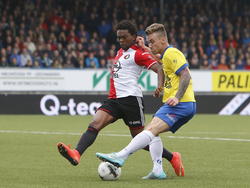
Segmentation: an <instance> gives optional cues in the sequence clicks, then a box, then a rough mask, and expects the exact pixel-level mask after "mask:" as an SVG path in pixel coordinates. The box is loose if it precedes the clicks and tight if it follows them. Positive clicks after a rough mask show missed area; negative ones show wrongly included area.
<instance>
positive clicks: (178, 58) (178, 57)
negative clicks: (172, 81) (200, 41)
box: [168, 49, 188, 75]
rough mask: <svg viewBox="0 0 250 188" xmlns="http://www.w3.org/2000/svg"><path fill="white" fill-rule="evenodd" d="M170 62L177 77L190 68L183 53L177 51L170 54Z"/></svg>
mask: <svg viewBox="0 0 250 188" xmlns="http://www.w3.org/2000/svg"><path fill="white" fill-rule="evenodd" d="M168 60H169V62H170V67H171V69H172V70H173V72H174V73H175V74H176V75H178V74H179V73H180V72H181V71H182V70H183V69H185V68H186V67H188V63H187V60H186V58H185V56H184V55H183V53H182V52H181V51H179V50H177V49H176V50H175V51H172V52H170V53H169V55H168Z"/></svg>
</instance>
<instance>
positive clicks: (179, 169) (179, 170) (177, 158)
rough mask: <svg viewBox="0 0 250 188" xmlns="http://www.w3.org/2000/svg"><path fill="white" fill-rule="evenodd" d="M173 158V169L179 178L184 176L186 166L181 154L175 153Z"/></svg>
mask: <svg viewBox="0 0 250 188" xmlns="http://www.w3.org/2000/svg"><path fill="white" fill-rule="evenodd" d="M172 154H173V158H172V160H171V161H170V163H171V165H172V167H173V168H174V171H175V173H176V175H177V176H184V166H183V164H182V161H181V154H180V153H179V152H173V153H172Z"/></svg>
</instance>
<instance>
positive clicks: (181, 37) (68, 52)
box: [0, 0, 250, 70]
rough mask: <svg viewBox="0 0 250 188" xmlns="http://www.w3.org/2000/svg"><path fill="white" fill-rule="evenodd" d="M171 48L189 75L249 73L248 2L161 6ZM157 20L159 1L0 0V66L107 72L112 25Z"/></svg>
mask: <svg viewBox="0 0 250 188" xmlns="http://www.w3.org/2000/svg"><path fill="white" fill-rule="evenodd" d="M163 10H164V17H163V18H164V21H163V24H164V25H165V26H166V29H167V32H168V38H169V42H170V44H171V45H173V46H175V47H177V48H178V49H180V50H181V51H182V52H183V53H184V54H185V56H186V57H187V59H188V62H189V64H190V68H191V69H219V70H228V69H232V70H234V69H237V70H239V69H243V70H244V69H245V70H246V69H248V70H250V11H249V10H250V1H247V0H237V1H235V0H208V1H200V0H179V1H175V0H164V7H163ZM122 19H129V20H132V21H133V22H135V23H136V25H137V26H138V34H139V35H145V33H144V29H145V28H146V26H148V25H149V24H151V23H153V22H160V20H161V15H160V0H155V1H147V0H137V1H134V0H105V1H104V0H103V1H102V0H74V1H70V0H25V1H14V0H1V1H0V50H1V53H0V67H34V68H107V67H108V66H109V65H110V64H111V63H112V62H113V61H114V57H115V53H116V50H117V49H118V48H119V46H118V44H117V41H116V33H115V27H114V26H115V25H116V24H117V23H118V22H119V21H120V20H122Z"/></svg>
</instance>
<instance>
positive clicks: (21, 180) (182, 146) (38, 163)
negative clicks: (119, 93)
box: [0, 115, 250, 188]
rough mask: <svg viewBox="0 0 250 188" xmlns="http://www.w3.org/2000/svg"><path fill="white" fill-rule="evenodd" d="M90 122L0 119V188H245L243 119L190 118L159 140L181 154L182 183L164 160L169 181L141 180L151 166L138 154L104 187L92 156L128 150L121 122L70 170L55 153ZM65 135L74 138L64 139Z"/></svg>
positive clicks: (249, 134)
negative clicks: (224, 139) (57, 146)
mask: <svg viewBox="0 0 250 188" xmlns="http://www.w3.org/2000/svg"><path fill="white" fill-rule="evenodd" d="M91 118H92V117H90V116H84V117H83V116H74V117H72V116H66V115H65V116H55V117H46V116H42V115H41V116H35V115H31V116H28V115H25V116H21V115H7V116H5V115H1V116H0V151H1V153H0V159H1V160H0V182H1V183H0V187H3V188H8V187H11V188H15V187H21V188H30V187H32V188H33V187H34V188H46V187H58V188H64V187H65V188H68V187H74V188H78V187H87V188H92V187H93V188H94V187H102V188H104V187H109V188H119V187H129V188H133V187H134V188H139V187H143V188H146V187H159V186H164V187H170V188H175V187H178V188H182V187H183V188H184V187H185V188H189V187H190V188H194V187H199V188H200V187H202V188H206V187H209V188H210V187H220V188H221V187H232V188H235V187H239V188H244V187H246V188H247V187H250V117H249V116H237V115H233V116H216V115H196V116H195V118H193V119H192V120H191V121H190V122H189V123H188V124H186V125H185V126H184V127H183V128H181V129H180V130H179V131H177V133H176V134H174V135H173V134H171V133H164V134H162V136H161V138H162V140H163V143H164V146H165V147H167V148H168V149H169V150H171V151H179V152H181V153H182V157H183V161H184V166H185V170H186V172H185V173H186V174H185V175H186V176H185V177H177V176H176V175H175V173H174V171H173V169H172V167H171V166H170V164H169V163H168V162H167V161H166V160H165V159H164V169H165V171H166V172H167V174H168V176H169V178H168V179H167V180H141V177H142V176H144V175H146V174H147V173H148V172H149V171H150V170H151V168H152V162H151V158H150V154H149V153H148V152H146V151H143V150H140V151H138V152H137V153H135V154H134V155H132V156H131V157H130V158H129V159H128V160H127V161H126V163H125V166H124V167H123V168H122V176H121V177H120V179H119V180H118V181H114V182H104V181H102V180H101V179H100V178H99V177H98V174H97V167H98V165H99V163H100V161H99V160H98V159H97V158H96V157H95V152H97V151H98V152H113V151H118V150H120V149H121V148H122V147H124V146H125V145H127V144H128V142H129V141H130V137H129V136H128V135H129V130H128V129H127V127H126V126H125V125H124V123H123V121H117V122H116V123H114V124H112V125H110V126H108V127H106V128H105V129H104V130H103V131H102V132H101V134H100V135H99V137H98V138H97V140H96V142H95V143H94V144H93V145H92V147H90V148H89V149H88V150H87V151H86V152H85V154H84V156H83V157H82V159H81V163H80V165H78V166H77V167H74V166H72V165H70V163H69V162H67V161H66V160H65V159H63V158H62V157H61V156H60V155H59V153H58V152H57V148H56V143H57V142H59V141H62V142H64V143H67V144H72V146H75V145H76V143H77V141H78V139H79V138H80V135H81V133H82V132H83V131H85V130H86V128H87V126H88V123H89V122H90V120H91ZM150 119H151V116H150V115H147V122H148V121H149V120H150ZM3 130H8V131H9V130H13V132H9V133H6V132H4V131H3ZM16 130H18V131H17V132H15V131H16ZM20 131H23V132H20ZM25 131H26V132H25ZM58 132H59V133H58ZM69 132H70V133H76V135H68V133H69ZM30 133H32V134H30ZM42 133H44V134H42ZM45 133H46V134H45ZM64 133H65V134H64ZM118 135H120V136H118ZM169 136H175V138H170V137H169ZM181 136H183V137H185V138H182V137H181ZM177 137H178V138H177ZM190 137H192V138H193V139H190ZM194 137H195V138H197V137H199V138H197V139H195V138H194ZM204 138H209V140H208V139H204ZM213 138H231V139H244V140H245V141H235V140H228V141H223V140H216V139H214V140H213ZM247 140H248V141H247Z"/></svg>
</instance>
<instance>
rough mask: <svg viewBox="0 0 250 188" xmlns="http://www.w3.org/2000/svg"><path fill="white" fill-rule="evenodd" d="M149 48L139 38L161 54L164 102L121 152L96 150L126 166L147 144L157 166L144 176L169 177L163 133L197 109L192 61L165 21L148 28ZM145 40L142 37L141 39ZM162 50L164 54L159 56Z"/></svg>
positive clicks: (191, 115)
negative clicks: (165, 168) (164, 166)
mask: <svg viewBox="0 0 250 188" xmlns="http://www.w3.org/2000/svg"><path fill="white" fill-rule="evenodd" d="M146 34H147V39H148V44H149V48H148V47H146V46H145V45H144V41H139V44H140V46H142V47H143V48H144V49H146V50H147V51H149V52H151V53H152V54H154V55H155V57H156V58H157V57H158V58H159V61H160V62H161V63H162V68H163V71H164V75H165V81H164V88H157V90H158V93H157V94H158V95H159V94H160V92H161V91H162V90H164V94H163V103H164V104H163V106H162V107H160V109H159V110H158V111H157V112H156V113H155V115H154V117H153V119H152V121H151V122H150V123H149V125H148V126H147V127H146V128H145V130H144V131H142V132H141V133H140V134H138V135H137V136H136V137H134V138H133V140H132V141H131V142H130V143H129V144H128V145H127V146H126V147H125V148H124V149H122V150H121V151H120V152H116V153H111V154H103V153H96V155H97V157H98V158H100V159H101V160H105V161H109V162H111V163H113V164H114V165H117V166H123V164H124V162H125V160H126V159H127V158H128V156H129V155H130V154H132V153H134V152H135V151H137V150H138V149H141V148H144V147H145V146H146V145H149V146H150V147H149V148H150V154H151V157H152V160H153V163H154V165H153V170H152V171H151V172H150V173H149V174H148V175H147V176H145V177H143V179H165V178H166V177H167V175H166V174H165V172H164V171H163V169H162V157H161V152H162V148H163V145H162V142H161V140H160V137H159V134H160V133H162V132H166V131H171V132H172V133H175V132H176V131H177V130H178V129H179V128H180V127H181V126H182V125H184V124H185V123H186V122H188V121H189V120H190V119H191V118H192V117H193V116H194V114H195V113H196V102H195V98H194V91H193V87H192V80H191V75H190V72H189V69H188V63H187V60H186V58H185V56H184V55H183V53H182V52H181V51H179V50H178V49H176V48H174V47H172V46H170V45H169V43H168V39H167V33H166V30H165V28H164V25H162V24H158V23H155V24H152V25H150V26H149V27H147V29H146ZM140 40H142V39H140ZM159 54H161V55H160V56H159ZM179 163H181V164H176V165H179V166H180V171H179V173H180V175H181V176H184V167H183V165H182V162H181V160H180V161H179Z"/></svg>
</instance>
